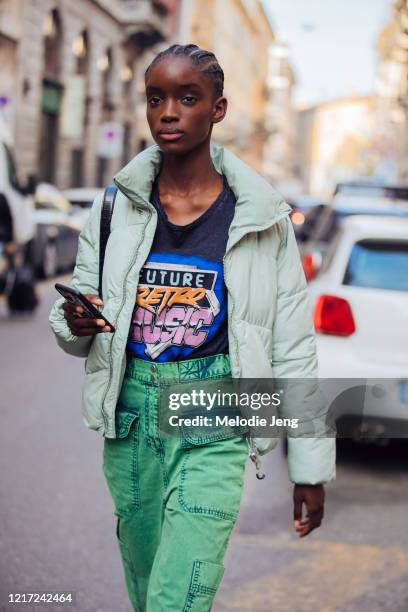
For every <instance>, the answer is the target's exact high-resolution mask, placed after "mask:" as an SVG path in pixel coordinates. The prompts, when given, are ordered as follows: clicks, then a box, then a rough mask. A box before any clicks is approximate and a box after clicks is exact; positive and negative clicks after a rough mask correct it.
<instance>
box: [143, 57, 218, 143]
mask: <svg viewBox="0 0 408 612" xmlns="http://www.w3.org/2000/svg"><path fill="white" fill-rule="evenodd" d="M146 101H147V112H146V114H147V121H148V123H149V127H150V131H151V133H152V137H153V139H154V141H155V142H156V143H157V144H158V145H159V147H160V149H161V150H162V151H163V152H164V153H176V154H183V153H187V152H189V151H191V150H192V149H194V148H196V147H197V146H199V145H200V144H202V143H203V142H205V141H206V140H209V139H210V137H211V131H212V125H213V123H218V122H219V121H222V119H223V118H224V116H225V112H226V109H227V101H226V99H225V98H224V97H221V98H218V99H217V98H216V96H215V93H214V85H213V82H212V79H211V77H209V76H207V75H205V74H203V73H202V72H200V68H198V67H197V66H194V64H192V62H191V61H190V60H189V59H188V58H183V57H174V56H170V57H168V58H165V59H163V60H161V61H160V62H158V63H157V64H155V65H154V66H152V68H151V69H150V70H149V72H148V75H147V77H146Z"/></svg>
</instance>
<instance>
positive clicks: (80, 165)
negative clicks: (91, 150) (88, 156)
mask: <svg viewBox="0 0 408 612" xmlns="http://www.w3.org/2000/svg"><path fill="white" fill-rule="evenodd" d="M83 185H84V150H83V149H73V150H72V152H71V186H72V187H83Z"/></svg>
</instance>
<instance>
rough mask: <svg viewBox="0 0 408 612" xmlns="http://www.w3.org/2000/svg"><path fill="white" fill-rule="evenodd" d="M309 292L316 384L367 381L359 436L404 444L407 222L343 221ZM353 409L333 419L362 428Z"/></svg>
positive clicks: (407, 417) (344, 408)
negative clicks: (398, 439) (368, 388)
mask: <svg viewBox="0 0 408 612" xmlns="http://www.w3.org/2000/svg"><path fill="white" fill-rule="evenodd" d="M309 290H310V298H311V305H312V307H313V317H314V325H315V329H316V332H317V350H318V358H319V375H320V377H321V378H325V379H326V378H327V379H343V382H342V384H343V386H344V381H345V379H354V378H357V379H362V380H363V381H364V380H366V381H371V383H372V388H375V392H371V391H367V392H366V393H365V395H364V398H363V408H364V423H363V426H364V427H365V431H366V433H367V432H368V433H375V432H377V434H381V435H382V436H383V437H384V436H387V435H388V437H398V436H399V435H400V434H401V435H402V433H403V432H405V435H407V436H408V348H407V347H408V219H404V218H395V217H389V216H388V217H387V216H384V217H381V218H380V217H375V216H352V217H349V218H348V219H346V220H345V222H344V224H343V227H342V229H341V231H340V232H339V234H338V236H337V239H336V241H335V244H333V245H332V247H331V250H330V252H329V254H328V256H327V258H326V262H325V264H324V268H323V269H322V271H321V273H320V274H319V276H318V278H317V279H315V280H314V281H312V282H311V283H310V285H309ZM339 384H340V383H339ZM356 384H357V383H356ZM346 386H347V384H346ZM348 386H349V387H350V386H352V385H351V381H349V384H348ZM358 404H359V402H356V401H347V402H343V403H342V405H341V412H340V414H339V418H341V419H343V422H345V420H347V419H348V420H349V421H350V422H351V423H353V418H355V419H356V420H357V421H361V408H362V405H361V402H360V405H358Z"/></svg>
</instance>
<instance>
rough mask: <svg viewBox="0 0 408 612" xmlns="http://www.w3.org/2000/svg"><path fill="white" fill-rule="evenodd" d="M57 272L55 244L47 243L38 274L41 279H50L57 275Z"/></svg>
mask: <svg viewBox="0 0 408 612" xmlns="http://www.w3.org/2000/svg"><path fill="white" fill-rule="evenodd" d="M57 270H58V252H57V245H56V244H55V242H47V243H46V244H45V248H44V253H43V257H42V262H41V265H40V274H41V276H42V277H43V278H52V277H53V276H55V275H56V274H57Z"/></svg>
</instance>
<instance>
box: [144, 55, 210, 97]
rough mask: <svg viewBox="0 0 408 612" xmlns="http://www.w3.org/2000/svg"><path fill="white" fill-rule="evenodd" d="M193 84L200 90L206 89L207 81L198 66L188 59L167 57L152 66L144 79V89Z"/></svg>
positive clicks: (173, 56)
mask: <svg viewBox="0 0 408 612" xmlns="http://www.w3.org/2000/svg"><path fill="white" fill-rule="evenodd" d="M186 83H188V84H195V85H197V86H198V87H200V88H203V89H206V88H207V87H208V85H209V84H208V79H207V78H206V75H205V74H204V73H203V72H202V69H201V67H200V66H198V65H196V64H193V62H192V61H191V59H189V58H188V57H180V56H175V55H169V56H168V57H165V58H163V59H162V60H160V61H159V62H157V64H154V65H153V66H152V67H151V68H150V70H149V72H148V74H147V77H146V87H166V88H167V87H174V86H176V87H177V86H181V85H183V84H186Z"/></svg>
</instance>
